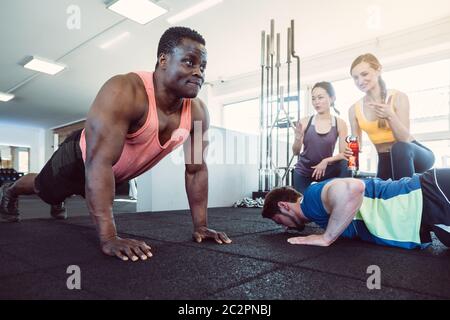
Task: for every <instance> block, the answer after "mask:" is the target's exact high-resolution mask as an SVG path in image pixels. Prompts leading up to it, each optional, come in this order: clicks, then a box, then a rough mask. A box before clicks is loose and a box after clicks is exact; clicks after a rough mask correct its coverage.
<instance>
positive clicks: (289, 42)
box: [285, 28, 292, 185]
mask: <svg viewBox="0 0 450 320" xmlns="http://www.w3.org/2000/svg"><path fill="white" fill-rule="evenodd" d="M291 32H292V31H291V28H288V41H287V77H288V78H287V99H288V100H287V119H286V122H289V102H290V101H289V98H290V95H291V94H290V92H291V62H292V61H291V52H292V33H291ZM289 130H290V128H289V126H288V127H287V137H286V138H287V142H286V174H285V176H286V185H289V177H288V176H289V175H288V174H287V171H288V170H289Z"/></svg>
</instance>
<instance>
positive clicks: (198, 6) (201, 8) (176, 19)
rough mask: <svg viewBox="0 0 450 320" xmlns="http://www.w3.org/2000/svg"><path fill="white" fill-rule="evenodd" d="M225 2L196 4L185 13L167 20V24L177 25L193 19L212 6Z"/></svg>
mask: <svg viewBox="0 0 450 320" xmlns="http://www.w3.org/2000/svg"><path fill="white" fill-rule="evenodd" d="M222 1H223V0H205V1H202V2H200V3H199V4H196V5H195V6H193V7H190V8H189V9H186V10H184V11H181V12H180V13H178V14H176V15H174V16H172V17H170V18H169V19H167V22H169V23H170V24H175V23H177V22H180V21H182V20H184V19H187V18H189V17H192V16H193V15H195V14H197V13H199V12H202V11H205V10H206V9H209V8H211V7H212V6H215V5H216V4H219V3H220V2H222Z"/></svg>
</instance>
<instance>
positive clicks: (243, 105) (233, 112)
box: [223, 90, 305, 139]
mask: <svg viewBox="0 0 450 320" xmlns="http://www.w3.org/2000/svg"><path fill="white" fill-rule="evenodd" d="M296 99H297V96H291V98H290V99H287V98H285V102H284V108H285V110H286V112H287V108H288V102H289V115H290V118H291V120H294V121H297V118H298V115H297V109H298V108H297V100H296ZM260 103H261V102H260V100H259V98H255V99H251V100H246V101H241V102H236V103H232V104H227V105H224V109H223V110H224V112H223V125H224V127H225V128H226V129H229V130H235V131H240V132H244V133H249V134H256V135H258V134H259V116H260V114H259V113H260ZM304 103H305V99H304V91H303V90H301V93H300V111H301V112H304V108H303V106H304ZM265 108H266V107H265ZM265 110H266V109H264V111H265ZM276 114H277V110H276V102H275V101H274V102H273V113H272V120H273V121H275V117H276ZM301 116H304V114H303V113H302V114H301ZM283 118H284V119H286V116H285V114H284V113H280V119H283ZM280 139H281V138H280Z"/></svg>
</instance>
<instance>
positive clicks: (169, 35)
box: [157, 27, 206, 58]
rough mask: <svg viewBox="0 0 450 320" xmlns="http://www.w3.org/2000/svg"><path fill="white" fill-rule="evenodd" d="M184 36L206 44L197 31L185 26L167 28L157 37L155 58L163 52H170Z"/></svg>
mask: <svg viewBox="0 0 450 320" xmlns="http://www.w3.org/2000/svg"><path fill="white" fill-rule="evenodd" d="M185 38H188V39H191V40H194V41H196V42H198V43H200V44H202V45H205V44H206V42H205V39H204V38H203V37H202V35H201V34H200V33H198V32H197V31H195V30H193V29H190V28H186V27H172V28H169V29H167V30H166V31H165V32H164V33H163V35H162V36H161V39H159V44H158V54H157V58H159V57H160V56H161V54H163V53H164V54H170V53H172V52H173V49H174V48H175V47H176V46H178V45H179V44H180V43H181V41H182V40H183V39H185Z"/></svg>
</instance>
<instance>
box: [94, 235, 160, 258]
mask: <svg viewBox="0 0 450 320" xmlns="http://www.w3.org/2000/svg"><path fill="white" fill-rule="evenodd" d="M101 246H102V251H103V253H104V254H107V255H109V256H116V257H117V258H119V259H121V260H123V261H128V260H131V261H137V260H139V259H141V260H147V258H150V257H151V256H152V253H151V252H150V250H151V248H150V246H148V245H147V244H146V243H145V242H143V241H138V240H134V239H122V238H120V237H114V238H112V239H110V240H107V241H104V242H102V244H101Z"/></svg>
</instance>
